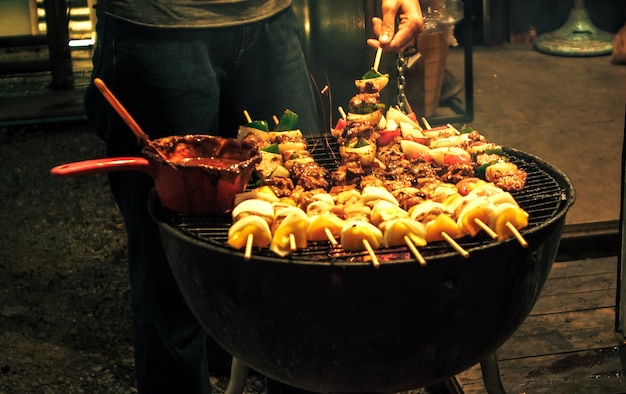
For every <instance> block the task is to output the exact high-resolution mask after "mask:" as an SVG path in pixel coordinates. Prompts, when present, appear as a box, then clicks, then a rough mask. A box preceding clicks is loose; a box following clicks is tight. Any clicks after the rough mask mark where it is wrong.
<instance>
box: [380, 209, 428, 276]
mask: <svg viewBox="0 0 626 394" xmlns="http://www.w3.org/2000/svg"><path fill="white" fill-rule="evenodd" d="M381 225H382V231H383V242H384V244H385V247H391V246H401V245H406V246H407V247H408V248H409V249H410V250H411V252H412V253H413V256H415V258H416V259H417V261H418V262H419V263H420V264H421V265H426V260H424V257H422V254H421V253H420V252H419V251H418V250H417V246H426V239H425V236H426V227H425V226H424V224H423V223H420V222H418V221H415V220H412V219H409V218H397V219H392V220H389V221H386V222H383V223H382V224H381Z"/></svg>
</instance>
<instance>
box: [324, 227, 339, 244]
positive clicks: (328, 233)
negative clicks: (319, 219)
mask: <svg viewBox="0 0 626 394" xmlns="http://www.w3.org/2000/svg"><path fill="white" fill-rule="evenodd" d="M324 234H326V237H327V238H328V240H329V241H330V243H331V245H333V246H335V245H339V242H337V240H336V239H335V236H334V235H333V233H332V232H331V231H330V229H329V228H328V227H325V228H324Z"/></svg>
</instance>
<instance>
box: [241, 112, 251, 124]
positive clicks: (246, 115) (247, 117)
mask: <svg viewBox="0 0 626 394" xmlns="http://www.w3.org/2000/svg"><path fill="white" fill-rule="evenodd" d="M243 116H244V117H245V118H246V122H248V123H252V118H251V117H250V114H249V113H248V111H246V110H245V109H244V110H243Z"/></svg>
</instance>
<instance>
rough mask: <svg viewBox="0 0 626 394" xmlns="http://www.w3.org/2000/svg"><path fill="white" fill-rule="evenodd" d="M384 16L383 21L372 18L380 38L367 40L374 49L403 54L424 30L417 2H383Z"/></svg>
mask: <svg viewBox="0 0 626 394" xmlns="http://www.w3.org/2000/svg"><path fill="white" fill-rule="evenodd" d="M382 14H383V15H382V19H381V18H378V17H374V18H372V27H373V31H374V34H375V35H376V37H378V39H373V38H372V39H368V40H367V44H368V45H369V46H371V47H372V48H378V47H382V48H383V50H384V51H396V52H401V51H403V50H404V49H405V48H406V47H408V46H410V45H412V44H413V43H414V40H415V37H417V35H418V34H419V33H421V32H422V31H423V30H424V19H423V17H422V11H421V8H420V7H419V3H418V2H416V1H415V0H409V1H383V7H382ZM396 23H397V30H396Z"/></svg>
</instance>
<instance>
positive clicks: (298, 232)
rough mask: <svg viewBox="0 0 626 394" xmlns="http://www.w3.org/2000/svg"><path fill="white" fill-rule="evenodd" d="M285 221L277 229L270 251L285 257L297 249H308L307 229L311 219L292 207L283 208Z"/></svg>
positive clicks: (281, 221)
mask: <svg viewBox="0 0 626 394" xmlns="http://www.w3.org/2000/svg"><path fill="white" fill-rule="evenodd" d="M283 214H284V215H285V216H284V219H282V220H280V223H279V224H278V226H277V227H276V228H275V230H274V233H273V235H272V242H271V243H270V250H271V251H272V252H274V253H276V254H277V255H279V256H281V257H284V256H286V255H288V254H289V253H292V252H294V251H295V250H297V249H304V248H306V247H307V229H308V228H309V217H308V216H307V214H306V213H304V211H303V210H301V209H299V208H296V207H290V208H286V207H285V208H283V211H282V213H281V215H283Z"/></svg>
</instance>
